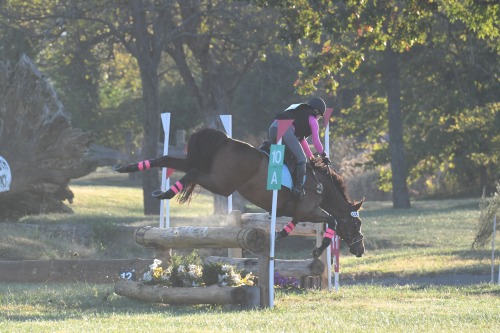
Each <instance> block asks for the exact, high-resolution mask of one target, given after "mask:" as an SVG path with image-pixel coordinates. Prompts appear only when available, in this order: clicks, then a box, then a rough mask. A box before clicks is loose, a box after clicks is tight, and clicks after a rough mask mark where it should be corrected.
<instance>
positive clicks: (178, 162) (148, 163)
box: [113, 155, 187, 173]
mask: <svg viewBox="0 0 500 333" xmlns="http://www.w3.org/2000/svg"><path fill="white" fill-rule="evenodd" d="M163 167H167V168H172V169H176V170H180V171H184V172H185V171H187V170H186V169H187V159H185V158H177V157H171V156H166V155H165V156H162V157H160V158H156V159H151V160H144V161H140V162H137V163H130V164H121V163H120V164H117V165H115V166H113V170H114V171H117V172H120V173H131V172H137V171H143V170H149V169H151V168H163Z"/></svg>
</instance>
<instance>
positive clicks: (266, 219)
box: [241, 213, 321, 237]
mask: <svg viewBox="0 0 500 333" xmlns="http://www.w3.org/2000/svg"><path fill="white" fill-rule="evenodd" d="M291 220H292V218H291V217H286V216H281V217H277V218H276V231H281V230H282V229H283V228H284V227H285V226H286V225H287V224H288V222H290V221H291ZM270 225H271V215H269V214H267V213H245V214H242V215H241V226H242V227H243V228H259V229H262V230H266V231H268V232H269V227H270ZM317 225H318V223H311V222H300V223H297V226H296V227H295V229H294V230H293V232H292V233H291V234H290V236H311V237H314V236H316V235H317V231H316V230H317V229H316V226H317ZM320 225H321V224H320Z"/></svg>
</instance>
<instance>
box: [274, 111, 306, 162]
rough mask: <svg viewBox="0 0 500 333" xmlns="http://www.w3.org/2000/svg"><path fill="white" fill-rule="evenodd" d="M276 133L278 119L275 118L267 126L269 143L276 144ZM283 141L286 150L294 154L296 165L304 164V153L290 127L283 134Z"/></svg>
mask: <svg viewBox="0 0 500 333" xmlns="http://www.w3.org/2000/svg"><path fill="white" fill-rule="evenodd" d="M277 135H278V121H277V120H275V121H274V122H273V123H272V124H271V127H270V128H269V140H270V141H271V143H273V144H276V142H277V140H276V137H277ZM283 143H284V144H285V146H286V147H287V148H288V150H289V151H290V152H291V153H292V154H293V156H295V158H296V159H297V165H300V164H301V163H303V164H304V165H305V164H306V161H307V159H306V154H305V153H304V150H303V149H302V146H301V145H300V142H299V139H297V137H296V136H295V133H294V132H293V129H292V127H291V126H290V127H288V129H287V130H286V132H285V134H283Z"/></svg>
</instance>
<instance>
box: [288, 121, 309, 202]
mask: <svg viewBox="0 0 500 333" xmlns="http://www.w3.org/2000/svg"><path fill="white" fill-rule="evenodd" d="M283 142H284V143H285V145H286V147H287V148H288V150H289V151H290V152H291V153H292V154H293V155H294V156H295V158H296V159H297V165H296V167H295V177H294V179H293V188H292V194H293V195H294V197H295V198H296V199H297V200H301V199H302V198H303V197H304V194H305V193H304V183H305V181H306V163H307V162H306V154H305V153H304V150H303V149H302V146H301V145H300V142H299V140H298V139H297V137H296V136H295V133H294V132H293V131H292V129H291V128H289V129H288V130H287V131H286V132H285V134H284V135H283Z"/></svg>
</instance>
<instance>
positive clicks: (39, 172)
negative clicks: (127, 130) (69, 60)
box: [0, 56, 97, 218]
mask: <svg viewBox="0 0 500 333" xmlns="http://www.w3.org/2000/svg"><path fill="white" fill-rule="evenodd" d="M0 91H2V94H3V98H2V99H1V100H0V156H2V157H3V158H4V159H5V160H6V161H7V163H8V164H9V166H10V170H11V176H12V184H11V186H10V190H8V191H5V192H0V218H10V217H15V218H17V217H20V216H23V215H27V214H40V213H52V212H71V209H70V208H69V207H68V206H66V205H65V204H64V201H65V200H68V201H69V202H70V203H71V202H72V200H73V193H72V192H71V190H70V189H69V187H68V184H69V181H70V180H71V179H74V178H79V177H82V176H85V175H87V174H89V173H90V172H92V171H94V170H95V168H96V166H97V163H96V162H95V161H92V160H91V159H90V158H89V157H88V156H87V155H86V151H87V150H88V147H89V145H90V134H89V133H85V132H83V131H81V130H79V129H74V128H72V126H71V123H70V120H69V117H68V115H67V114H66V113H65V112H64V108H63V105H62V104H61V102H60V101H59V99H58V98H57V95H56V93H55V92H54V90H53V88H52V86H51V85H50V84H49V83H48V81H47V80H46V79H45V78H44V77H43V76H42V74H41V73H40V72H39V71H38V70H37V69H36V67H35V65H34V64H33V62H32V61H31V60H30V59H29V58H28V57H27V56H22V57H21V58H20V60H19V62H18V63H17V64H16V65H10V64H8V63H5V62H2V63H0Z"/></svg>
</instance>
